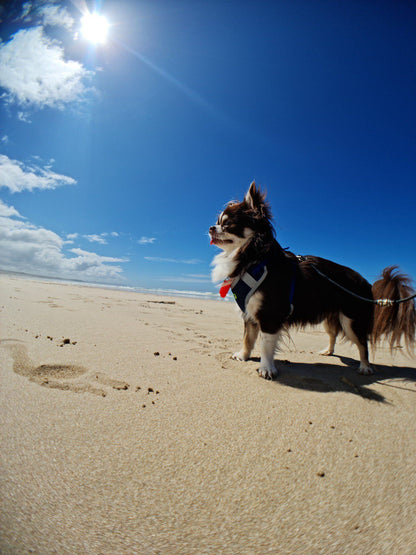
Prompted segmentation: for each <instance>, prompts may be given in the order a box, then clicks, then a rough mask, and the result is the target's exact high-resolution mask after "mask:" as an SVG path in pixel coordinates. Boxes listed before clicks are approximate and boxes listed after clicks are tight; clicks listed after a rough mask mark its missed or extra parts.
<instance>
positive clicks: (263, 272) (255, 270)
mask: <svg viewBox="0 0 416 555" xmlns="http://www.w3.org/2000/svg"><path fill="white" fill-rule="evenodd" d="M267 274H268V272H267V261H266V260H263V262H259V263H258V264H255V265H254V266H252V267H251V268H249V269H248V270H247V271H246V272H245V273H244V274H243V275H242V276H240V277H238V278H235V279H234V280H232V281H231V280H230V281H228V280H226V282H224V285H225V289H226V291H228V289H229V288H230V287H231V291H232V293H233V295H234V299H235V301H236V303H237V304H238V306H239V307H240V309H241V310H242V311H243V312H245V311H246V308H247V304H248V301H249V300H250V298H251V297H252V296H253V295H254V293H255V292H256V291H257V289H258V288H259V287H260V285H261V284H262V283H263V281H264V280H265V279H266V277H267ZM295 283H296V264H295V263H294V262H293V277H292V281H291V284H290V293H289V305H290V311H289V314H288V317H289V316H291V314H292V312H293V297H294V294H295ZM226 291H224V293H225V294H223V293H221V296H225V295H226V294H227V293H226Z"/></svg>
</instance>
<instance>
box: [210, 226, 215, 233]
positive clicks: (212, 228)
mask: <svg viewBox="0 0 416 555" xmlns="http://www.w3.org/2000/svg"><path fill="white" fill-rule="evenodd" d="M209 232H210V233H215V225H212V226H211V227H210V228H209Z"/></svg>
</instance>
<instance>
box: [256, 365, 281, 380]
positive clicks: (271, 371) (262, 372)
mask: <svg viewBox="0 0 416 555" xmlns="http://www.w3.org/2000/svg"><path fill="white" fill-rule="evenodd" d="M257 372H258V373H259V376H261V377H262V378H264V379H265V380H274V379H275V378H276V377H277V376H278V374H279V372H278V370H277V368H276V366H275V365H274V364H261V365H260V368H259V369H258V370H257Z"/></svg>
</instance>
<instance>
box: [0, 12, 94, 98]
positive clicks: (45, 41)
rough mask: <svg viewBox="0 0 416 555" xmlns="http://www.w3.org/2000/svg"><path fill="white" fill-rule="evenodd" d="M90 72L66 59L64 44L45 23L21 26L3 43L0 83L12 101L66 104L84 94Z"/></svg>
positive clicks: (0, 44) (0, 52)
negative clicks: (51, 36)
mask: <svg viewBox="0 0 416 555" xmlns="http://www.w3.org/2000/svg"><path fill="white" fill-rule="evenodd" d="M49 13H51V12H49ZM91 75H92V73H91V72H89V71H87V70H86V69H85V68H84V66H83V65H82V64H80V63H79V62H76V61H74V60H65V59H64V51H63V49H62V48H61V46H59V45H58V44H57V43H56V41H52V40H50V39H49V38H48V37H47V36H46V35H45V34H44V33H43V29H42V27H32V28H30V29H21V30H20V31H18V32H17V33H16V34H15V35H13V36H12V38H11V39H10V40H9V41H8V42H5V43H0V87H3V88H4V89H5V90H6V91H7V92H6V94H5V95H3V96H4V97H5V99H6V100H7V101H8V102H9V103H12V102H15V103H17V104H18V105H20V106H25V107H27V106H35V107H39V108H43V107H45V106H49V107H54V108H63V107H64V105H65V104H67V103H71V102H75V101H80V100H82V99H83V98H85V95H86V93H87V90H88V89H87V87H86V85H85V81H86V80H87V79H88V78H89V77H90V76H91Z"/></svg>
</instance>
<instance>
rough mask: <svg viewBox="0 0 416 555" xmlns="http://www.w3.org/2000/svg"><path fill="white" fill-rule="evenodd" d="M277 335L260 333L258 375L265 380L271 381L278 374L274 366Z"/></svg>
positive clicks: (278, 333)
mask: <svg viewBox="0 0 416 555" xmlns="http://www.w3.org/2000/svg"><path fill="white" fill-rule="evenodd" d="M279 335H280V332H277V333H264V332H262V334H261V359H260V368H259V369H258V373H259V374H260V376H261V377H262V378H265V379H266V380H273V379H274V378H275V377H276V376H277V375H278V373H279V372H278V371H277V368H276V366H275V365H274V353H275V351H276V348H277V341H278V339H279Z"/></svg>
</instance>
